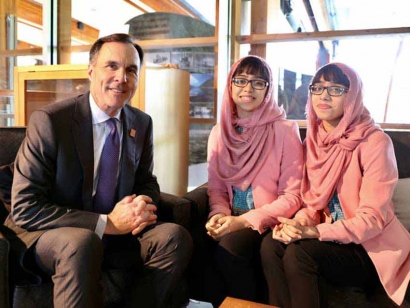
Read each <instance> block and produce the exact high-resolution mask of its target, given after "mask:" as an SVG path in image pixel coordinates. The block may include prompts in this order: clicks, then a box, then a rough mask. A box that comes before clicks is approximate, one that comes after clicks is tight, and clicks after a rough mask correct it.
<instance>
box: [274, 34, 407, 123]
mask: <svg viewBox="0 0 410 308" xmlns="http://www.w3.org/2000/svg"><path fill="white" fill-rule="evenodd" d="M301 50H303V53H301V52H300V51H301ZM267 61H268V62H269V63H270V65H271V66H272V69H273V71H274V72H275V76H276V84H277V87H276V89H275V91H276V97H277V99H278V103H279V104H281V105H283V106H284V108H285V109H286V111H287V113H288V117H289V118H293V119H295V118H296V119H303V118H304V116H303V113H301V110H303V108H304V104H305V102H306V94H307V86H308V81H310V78H311V76H313V75H314V73H315V71H316V69H317V68H318V67H319V66H321V65H323V64H326V63H328V62H331V61H340V62H344V63H346V64H348V65H350V66H351V67H352V68H354V69H355V70H356V71H357V72H358V74H359V75H360V77H361V78H362V81H363V84H364V104H365V106H366V107H367V108H368V109H369V111H370V112H371V114H372V116H373V118H374V119H375V120H376V121H377V122H379V123H400V124H409V123H410V118H409V117H408V116H407V115H408V114H409V113H410V105H409V104H403V102H405V101H406V100H407V97H408V95H407V94H408V85H409V84H410V75H409V74H408V72H409V70H410V37H408V36H407V37H401V36H390V37H382V38H372V39H369V38H368V39H345V40H338V41H323V42H315V41H309V42H288V43H269V44H268V45H267ZM299 87H302V88H299ZM296 89H298V90H296ZM295 91H296V93H295ZM299 92H300V93H302V94H298V93H299ZM303 94H304V95H303ZM295 96H296V97H298V99H296V98H295ZM295 100H296V101H299V108H298V110H299V111H297V112H295V111H294V110H293V109H294V108H296V107H295V106H294V105H295Z"/></svg>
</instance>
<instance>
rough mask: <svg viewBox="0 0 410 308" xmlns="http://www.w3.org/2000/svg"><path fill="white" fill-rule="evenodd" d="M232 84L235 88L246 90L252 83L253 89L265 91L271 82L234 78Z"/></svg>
mask: <svg viewBox="0 0 410 308" xmlns="http://www.w3.org/2000/svg"><path fill="white" fill-rule="evenodd" d="M232 82H233V84H234V85H235V86H237V87H240V88H245V87H246V86H247V85H248V83H251V86H252V88H254V89H255V90H263V89H265V88H266V87H267V86H268V85H269V82H267V81H265V80H248V79H245V78H232Z"/></svg>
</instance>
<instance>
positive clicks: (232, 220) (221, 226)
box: [205, 214, 250, 241]
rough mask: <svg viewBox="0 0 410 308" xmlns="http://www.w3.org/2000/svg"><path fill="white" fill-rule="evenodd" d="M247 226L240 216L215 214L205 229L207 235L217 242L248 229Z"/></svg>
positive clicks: (246, 222) (247, 223)
mask: <svg viewBox="0 0 410 308" xmlns="http://www.w3.org/2000/svg"><path fill="white" fill-rule="evenodd" d="M249 225H250V224H249V222H248V221H247V220H246V219H245V218H243V217H242V216H226V215H225V214H216V215H214V216H212V217H211V218H210V219H209V220H208V222H207V223H206V225H205V227H206V229H207V230H208V235H209V236H210V237H212V238H213V239H214V240H216V241H219V240H220V239H221V238H222V237H224V236H225V235H227V234H229V233H231V232H235V231H238V230H241V229H244V228H246V227H249Z"/></svg>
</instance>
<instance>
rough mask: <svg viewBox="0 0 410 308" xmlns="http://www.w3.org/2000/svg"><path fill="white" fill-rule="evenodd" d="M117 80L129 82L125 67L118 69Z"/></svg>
mask: <svg viewBox="0 0 410 308" xmlns="http://www.w3.org/2000/svg"><path fill="white" fill-rule="evenodd" d="M115 80H116V81H118V82H127V73H126V71H125V69H123V68H120V69H118V70H117V71H116V73H115Z"/></svg>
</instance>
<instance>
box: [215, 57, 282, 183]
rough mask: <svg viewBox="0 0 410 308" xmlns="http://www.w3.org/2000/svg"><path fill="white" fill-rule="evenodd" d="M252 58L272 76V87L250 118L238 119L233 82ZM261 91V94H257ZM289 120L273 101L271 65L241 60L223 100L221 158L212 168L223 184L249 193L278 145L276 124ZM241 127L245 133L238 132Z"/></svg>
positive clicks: (233, 67) (270, 78)
mask: <svg viewBox="0 0 410 308" xmlns="http://www.w3.org/2000/svg"><path fill="white" fill-rule="evenodd" d="M249 57H254V58H257V59H259V60H260V61H262V63H263V65H265V67H266V68H267V70H268V72H269V80H267V81H268V82H269V86H268V89H267V91H266V94H265V98H264V100H263V102H262V103H261V105H260V106H259V107H258V108H257V109H255V110H254V111H253V112H252V114H251V115H250V116H248V117H246V118H238V116H237V112H236V105H235V102H234V101H233V100H232V78H233V77H234V76H233V75H234V73H235V71H236V69H237V68H238V66H239V65H240V63H241V62H242V61H243V60H244V59H246V58H249ZM256 91H257V90H256ZM285 118H286V115H285V111H284V110H283V108H282V107H279V106H278V105H277V104H276V102H275V100H274V98H273V78H272V71H271V69H270V67H269V65H268V64H267V62H266V61H265V60H264V59H263V58H260V57H257V56H247V57H244V58H242V59H240V60H238V61H237V62H236V63H235V64H234V65H233V66H232V68H231V70H230V72H229V75H228V80H227V83H226V87H225V91H224V95H223V98H222V110H221V120H220V125H219V127H218V128H219V129H220V131H219V133H220V136H221V138H218V141H217V151H218V153H217V155H214V159H215V161H214V163H213V164H209V168H215V170H214V171H215V174H216V175H217V176H218V177H219V178H220V179H221V180H223V181H225V182H227V183H230V184H232V185H233V186H235V187H237V188H239V189H241V190H246V189H247V188H248V187H249V185H250V184H251V183H252V181H253V179H254V178H255V176H256V174H257V173H258V172H259V170H260V168H261V166H263V164H264V162H265V161H266V158H267V157H268V154H269V152H270V150H271V149H272V147H273V145H274V140H275V130H274V123H275V122H276V121H279V120H283V119H285ZM238 126H239V127H241V130H242V133H238V132H237V129H236V128H237V127H238Z"/></svg>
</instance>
